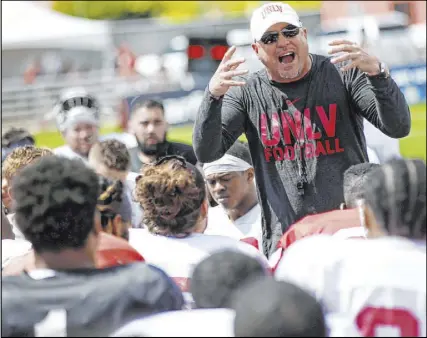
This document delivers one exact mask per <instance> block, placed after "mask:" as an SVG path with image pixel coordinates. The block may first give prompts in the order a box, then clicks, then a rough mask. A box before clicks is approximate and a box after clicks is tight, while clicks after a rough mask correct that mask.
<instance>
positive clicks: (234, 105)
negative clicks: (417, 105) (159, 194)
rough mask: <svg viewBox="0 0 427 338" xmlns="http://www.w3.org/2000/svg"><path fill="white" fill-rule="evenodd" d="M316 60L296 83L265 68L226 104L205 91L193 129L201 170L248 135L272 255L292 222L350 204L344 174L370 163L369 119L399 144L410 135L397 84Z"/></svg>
mask: <svg viewBox="0 0 427 338" xmlns="http://www.w3.org/2000/svg"><path fill="white" fill-rule="evenodd" d="M312 58H313V66H312V68H311V70H310V71H309V72H308V74H307V75H306V76H305V77H304V78H302V79H300V80H298V81H296V82H292V83H287V84H282V83H277V82H274V81H271V80H269V78H268V75H267V72H266V70H265V69H263V70H260V71H258V72H256V73H253V74H250V75H248V76H246V77H245V80H246V85H245V86H243V87H232V88H231V89H230V90H229V91H228V92H227V94H226V95H225V97H224V98H223V99H221V100H215V99H214V98H212V97H210V95H209V91H208V89H206V91H205V96H204V99H203V102H202V104H201V106H200V109H199V112H198V115H197V117H196V122H195V125H194V130H193V147H194V150H195V153H196V156H197V158H198V160H199V161H200V162H203V163H206V162H212V161H214V160H216V159H218V158H220V157H221V156H223V154H224V153H225V152H226V151H227V150H228V149H229V148H230V147H231V145H232V144H233V143H234V142H235V141H236V139H237V138H238V137H239V136H240V135H241V134H242V133H245V134H246V137H247V139H248V143H249V148H250V151H251V156H252V161H253V165H254V168H255V174H256V181H257V188H258V196H259V199H260V205H261V208H262V217H263V220H262V226H263V237H264V240H263V244H264V252H265V253H266V254H267V255H269V254H271V253H272V252H273V251H274V250H275V247H276V244H277V242H278V241H279V239H280V237H281V236H282V234H283V232H284V231H286V230H287V229H288V227H289V226H290V225H291V224H292V223H294V222H295V221H297V220H299V219H300V218H302V217H304V216H306V215H308V214H314V213H321V212H325V211H329V210H332V209H336V208H338V207H339V205H340V203H341V202H342V201H343V200H344V197H343V186H342V185H343V173H344V171H345V170H346V169H347V168H348V167H350V166H351V165H353V164H358V163H362V162H367V161H368V155H367V152H366V142H365V136H364V133H363V118H366V119H367V120H368V121H370V122H371V123H372V124H373V125H374V126H376V127H377V128H379V129H380V130H381V131H382V132H383V133H385V134H386V135H388V136H391V137H394V138H399V137H404V136H406V135H407V134H408V133H409V130H410V114H409V108H408V105H407V103H406V100H405V98H404V96H403V94H402V92H401V91H400V90H399V88H398V87H397V85H396V83H395V82H394V81H393V80H392V79H391V78H388V79H378V78H372V79H369V78H368V77H367V76H366V75H365V74H364V73H362V72H361V71H359V70H358V69H357V68H356V69H352V70H350V71H348V72H346V73H342V72H341V71H340V70H339V67H341V66H342V65H333V64H332V63H331V62H330V59H329V58H326V57H323V56H319V55H312ZM301 149H302V151H301ZM301 155H303V156H301ZM301 185H302V186H303V188H302V189H299V188H298V187H301Z"/></svg>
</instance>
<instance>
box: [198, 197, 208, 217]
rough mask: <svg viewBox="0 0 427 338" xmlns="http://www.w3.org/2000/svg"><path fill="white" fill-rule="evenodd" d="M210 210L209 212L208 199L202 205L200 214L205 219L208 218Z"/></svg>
mask: <svg viewBox="0 0 427 338" xmlns="http://www.w3.org/2000/svg"><path fill="white" fill-rule="evenodd" d="M208 210H209V201H208V199H205V200H204V201H203V203H202V205H201V206H200V214H201V215H202V217H203V218H206V217H207V215H208Z"/></svg>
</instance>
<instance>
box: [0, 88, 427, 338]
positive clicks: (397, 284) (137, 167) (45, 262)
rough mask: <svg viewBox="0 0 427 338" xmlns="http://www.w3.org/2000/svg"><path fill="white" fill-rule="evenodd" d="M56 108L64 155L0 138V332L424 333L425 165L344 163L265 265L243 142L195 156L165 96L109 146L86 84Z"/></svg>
mask: <svg viewBox="0 0 427 338" xmlns="http://www.w3.org/2000/svg"><path fill="white" fill-rule="evenodd" d="M55 109H56V116H57V125H58V129H59V130H60V132H61V134H62V135H63V137H64V140H65V142H66V144H65V146H62V147H60V148H56V149H53V150H51V149H46V148H40V147H37V146H36V145H35V142H34V138H33V137H32V136H31V135H30V134H29V133H27V132H26V131H24V130H22V129H12V130H10V131H8V132H7V133H5V134H4V135H3V137H2V309H1V315H2V336H4V337H8V336H19V337H24V336H83V335H88V336H105V335H109V336H124V337H126V336H153V337H155V336H158V337H161V336H175V337H177V336H182V337H183V336H212V337H213V336H217V337H218V336H229V337H231V336H237V337H261V336H262V337H314V336H317V337H319V336H320V337H322V336H323V337H326V336H390V335H395V336H396V335H397V336H411V337H418V336H419V337H422V336H425V335H426V251H425V236H426V166H425V163H424V162H423V161H421V160H407V159H395V160H392V161H389V162H387V163H383V164H374V163H363V164H358V165H354V166H352V167H350V168H348V169H347V171H346V172H345V174H344V187H343V189H344V192H343V195H344V200H343V201H342V202H343V203H342V205H337V206H336V210H333V211H331V212H327V213H325V214H318V215H312V216H307V217H305V218H304V219H302V220H300V221H299V222H297V223H295V224H294V225H292V226H291V227H290V228H289V229H288V230H287V231H286V232H285V233H284V235H283V237H282V239H281V241H280V243H279V245H278V247H277V251H276V252H275V253H274V254H273V255H271V256H270V257H267V256H266V255H265V254H264V253H263V252H262V240H263V233H262V227H261V208H260V206H259V203H258V197H257V189H256V182H255V178H254V168H253V164H252V161H251V156H250V153H249V150H248V148H247V146H246V144H245V143H242V142H240V141H237V142H236V143H235V144H234V145H233V146H232V147H231V148H230V149H229V150H228V151H227V153H226V154H225V155H224V156H223V157H222V158H220V159H218V160H217V161H215V162H212V163H198V162H197V159H196V157H195V155H194V152H193V151H192V148H191V147H190V146H187V145H183V144H180V143H174V142H170V141H167V139H166V135H167V123H166V121H165V117H164V109H163V106H162V104H161V103H160V102H156V101H147V102H141V103H136V104H134V105H133V109H132V112H131V117H130V121H129V134H123V135H119V137H117V135H113V136H111V137H104V138H101V137H100V136H99V135H98V132H99V123H100V116H99V104H98V102H97V100H96V99H95V98H93V97H92V96H90V95H89V94H87V93H85V92H84V91H81V90H77V91H76V90H74V91H71V92H68V93H67V94H66V95H65V96H63V97H62V98H61V100H60V102H59V103H58V105H57V106H56V107H55ZM129 140H131V142H128V141H129Z"/></svg>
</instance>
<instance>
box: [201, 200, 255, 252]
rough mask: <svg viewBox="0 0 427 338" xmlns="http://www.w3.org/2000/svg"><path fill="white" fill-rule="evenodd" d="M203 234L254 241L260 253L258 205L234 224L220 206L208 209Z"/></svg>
mask: <svg viewBox="0 0 427 338" xmlns="http://www.w3.org/2000/svg"><path fill="white" fill-rule="evenodd" d="M205 234H208V235H220V236H227V237H232V238H236V239H238V240H248V239H254V246H255V247H256V248H257V249H259V250H260V251H262V227H261V207H260V205H259V204H257V205H255V206H254V207H253V208H252V209H251V210H249V211H248V212H247V213H246V214H245V215H243V216H242V217H239V218H238V219H236V220H235V221H234V222H232V221H231V220H230V218H229V217H228V215H227V213H226V211H225V210H224V208H222V207H221V206H220V205H218V206H216V207H213V208H209V211H208V226H207V228H206V230H205Z"/></svg>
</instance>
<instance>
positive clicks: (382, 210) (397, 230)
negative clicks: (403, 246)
mask: <svg viewBox="0 0 427 338" xmlns="http://www.w3.org/2000/svg"><path fill="white" fill-rule="evenodd" d="M363 188H364V197H365V203H366V204H367V205H368V206H369V207H370V209H371V210H372V212H373V214H374V216H375V219H376V221H377V222H378V224H379V225H380V226H381V227H382V228H383V230H385V231H387V232H388V233H389V234H390V235H392V236H402V237H407V238H411V239H425V235H426V164H425V162H424V161H422V160H417V159H413V160H407V159H394V160H391V161H390V162H388V163H386V164H384V165H382V166H381V167H379V168H377V169H375V170H374V171H373V172H372V174H371V175H369V177H368V179H367V180H366V183H365V184H364V187H363Z"/></svg>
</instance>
